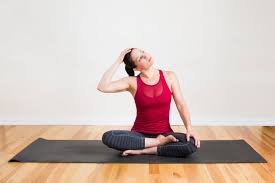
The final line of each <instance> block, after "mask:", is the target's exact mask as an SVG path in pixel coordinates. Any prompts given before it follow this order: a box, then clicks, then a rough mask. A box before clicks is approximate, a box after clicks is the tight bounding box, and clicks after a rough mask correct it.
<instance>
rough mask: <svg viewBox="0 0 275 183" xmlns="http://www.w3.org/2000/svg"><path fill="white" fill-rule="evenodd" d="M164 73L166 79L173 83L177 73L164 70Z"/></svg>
mask: <svg viewBox="0 0 275 183" xmlns="http://www.w3.org/2000/svg"><path fill="white" fill-rule="evenodd" d="M162 73H163V75H164V78H165V79H167V80H169V81H172V80H173V78H174V77H175V72H174V71H171V70H162Z"/></svg>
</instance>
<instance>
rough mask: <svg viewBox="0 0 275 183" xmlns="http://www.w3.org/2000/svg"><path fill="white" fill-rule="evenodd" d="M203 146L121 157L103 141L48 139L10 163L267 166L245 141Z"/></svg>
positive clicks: (117, 151) (206, 141) (207, 143)
mask: <svg viewBox="0 0 275 183" xmlns="http://www.w3.org/2000/svg"><path fill="white" fill-rule="evenodd" d="M200 141H201V147H200V148H199V149H198V150H197V151H196V152H194V153H193V154H191V155H189V156H187V157H185V158H182V157H167V156H157V155H153V154H146V155H145V154H141V155H128V156H121V154H122V151H119V150H115V149H112V148H109V147H108V146H106V145H105V144H103V143H102V141H101V140H48V139H44V138H38V139H37V140H35V141H34V142H32V143H31V144H29V145H28V146H27V147H25V148H24V149H23V150H22V151H21V152H19V153H18V154H16V155H15V156H14V157H13V158H12V159H11V160H9V162H53V163H57V162H60V163H267V161H266V160H265V159H264V158H263V157H262V156H261V155H259V154H258V153H257V152H256V151H255V150H254V149H253V148H252V147H251V146H250V145H249V144H248V143H246V141H245V140H242V139H241V140H200Z"/></svg>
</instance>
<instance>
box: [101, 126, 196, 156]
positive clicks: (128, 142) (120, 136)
mask: <svg viewBox="0 0 275 183" xmlns="http://www.w3.org/2000/svg"><path fill="white" fill-rule="evenodd" d="M160 134H162V135H163V136H168V135H173V136H174V137H176V138H177V139H178V140H179V141H178V142H170V143H168V144H165V145H158V146H157V155H158V156H174V157H186V156H188V155H190V154H192V153H193V152H195V151H196V150H197V147H196V146H195V140H194V138H193V137H190V141H187V140H186V134H185V133H180V132H168V133H160ZM158 135H159V134H147V133H142V132H135V131H129V130H109V131H106V132H105V133H104V134H103V135H102V142H103V143H104V144H105V145H107V146H108V147H110V148H113V149H116V150H120V151H124V150H128V149H145V138H156V137H157V136H158Z"/></svg>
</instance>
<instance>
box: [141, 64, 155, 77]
mask: <svg viewBox="0 0 275 183" xmlns="http://www.w3.org/2000/svg"><path fill="white" fill-rule="evenodd" d="M157 71H158V69H156V68H154V67H150V68H149V69H147V70H142V71H141V73H140V75H141V76H142V77H144V78H147V79H150V78H152V77H154V75H155V74H156V72H157Z"/></svg>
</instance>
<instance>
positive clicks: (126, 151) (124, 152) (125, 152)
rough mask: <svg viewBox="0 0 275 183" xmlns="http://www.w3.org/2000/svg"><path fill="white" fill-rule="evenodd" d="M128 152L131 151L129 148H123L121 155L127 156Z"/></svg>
mask: <svg viewBox="0 0 275 183" xmlns="http://www.w3.org/2000/svg"><path fill="white" fill-rule="evenodd" d="M130 152H131V150H125V151H123V153H122V154H121V155H122V156H127V155H128V154H129V153H130Z"/></svg>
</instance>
